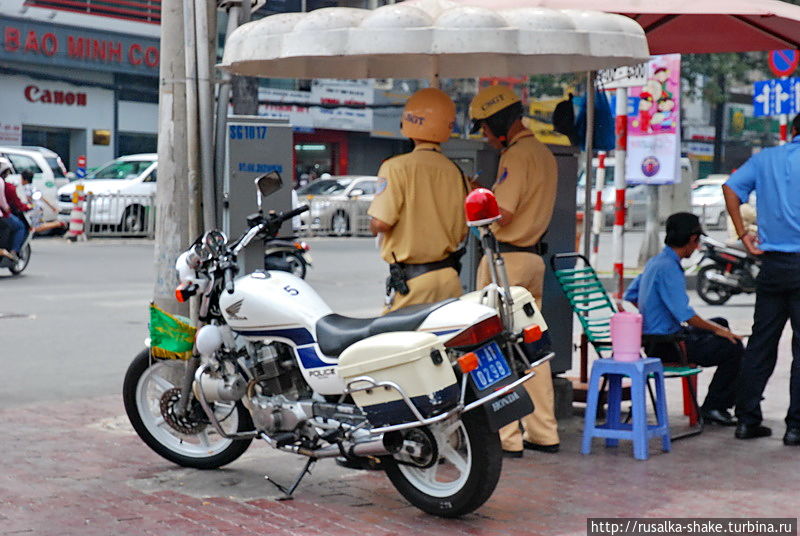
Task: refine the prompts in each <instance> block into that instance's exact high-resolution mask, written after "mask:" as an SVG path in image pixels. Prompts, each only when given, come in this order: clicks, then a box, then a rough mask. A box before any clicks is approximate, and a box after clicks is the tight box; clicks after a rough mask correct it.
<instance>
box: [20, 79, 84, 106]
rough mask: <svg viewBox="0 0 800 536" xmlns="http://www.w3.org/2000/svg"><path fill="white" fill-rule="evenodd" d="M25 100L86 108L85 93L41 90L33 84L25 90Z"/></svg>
mask: <svg viewBox="0 0 800 536" xmlns="http://www.w3.org/2000/svg"><path fill="white" fill-rule="evenodd" d="M25 98H26V99H27V100H28V101H30V102H44V103H46V104H63V105H65V106H86V93H73V92H72V91H61V90H58V89H56V90H50V89H41V88H40V87H39V86H35V85H33V84H31V85H29V86H27V87H26V88H25Z"/></svg>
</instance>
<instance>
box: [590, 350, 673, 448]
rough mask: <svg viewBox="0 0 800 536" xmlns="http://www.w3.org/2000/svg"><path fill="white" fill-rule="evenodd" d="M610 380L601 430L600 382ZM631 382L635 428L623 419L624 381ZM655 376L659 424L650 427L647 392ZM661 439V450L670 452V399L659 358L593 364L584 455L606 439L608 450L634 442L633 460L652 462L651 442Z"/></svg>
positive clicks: (608, 360)
mask: <svg viewBox="0 0 800 536" xmlns="http://www.w3.org/2000/svg"><path fill="white" fill-rule="evenodd" d="M603 376H607V377H608V385H609V388H608V415H607V419H606V423H605V424H603V425H601V426H597V424H596V422H595V420H596V418H597V404H598V400H599V398H600V380H601V379H602V377H603ZM623 376H628V377H630V379H631V405H632V410H633V424H632V425H631V424H626V423H623V422H622V421H621V419H620V413H621V408H620V406H621V405H622V377H623ZM649 376H652V377H653V379H654V380H655V384H656V404H655V405H656V407H655V411H656V419H657V422H658V424H655V425H648V424H647V397H646V394H645V390H646V387H647V381H648V377H649ZM659 436H661V448H662V450H663V451H664V452H669V450H670V446H671V445H670V437H669V417H668V416H667V398H666V393H665V390H664V367H663V366H662V364H661V360H660V359H657V358H652V357H651V358H645V359H639V360H637V361H630V362H626V361H614V360H613V359H598V360H596V361H595V362H594V363H593V364H592V375H591V377H590V378H589V393H588V397H587V404H586V417H585V421H584V425H583V444H582V447H581V453H582V454H589V453H590V452H591V450H592V438H593V437H604V438H606V447H616V446H617V445H618V444H619V440H620V439H629V440H632V441H633V456H634V458H636V459H637V460H646V459H647V458H648V451H649V449H648V442H649V440H650V438H651V437H659Z"/></svg>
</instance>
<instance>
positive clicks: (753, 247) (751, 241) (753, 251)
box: [742, 233, 764, 255]
mask: <svg viewBox="0 0 800 536" xmlns="http://www.w3.org/2000/svg"><path fill="white" fill-rule="evenodd" d="M742 244H744V247H745V249H746V250H747V252H748V253H750V255H761V254H763V253H764V251H763V250H762V249H761V248H759V247H758V239H757V238H756V235H754V234H751V233H745V234H744V235H742Z"/></svg>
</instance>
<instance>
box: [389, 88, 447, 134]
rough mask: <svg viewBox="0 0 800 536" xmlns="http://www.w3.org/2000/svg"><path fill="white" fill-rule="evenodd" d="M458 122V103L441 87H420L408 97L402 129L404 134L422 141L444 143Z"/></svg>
mask: <svg viewBox="0 0 800 536" xmlns="http://www.w3.org/2000/svg"><path fill="white" fill-rule="evenodd" d="M455 122H456V105H455V103H454V102H453V100H452V99H451V98H450V97H448V96H447V93H445V92H444V91H442V90H441V89H436V88H432V87H429V88H425V89H420V90H419V91H417V92H416V93H414V94H413V95H411V98H409V99H408V101H407V102H406V106H405V108H403V116H402V117H401V118H400V131H401V132H402V133H403V136H405V137H407V138H410V139H414V140H421V141H432V142H435V143H442V142H444V141H447V140H448V139H450V133H451V132H452V131H453V125H454V124H455Z"/></svg>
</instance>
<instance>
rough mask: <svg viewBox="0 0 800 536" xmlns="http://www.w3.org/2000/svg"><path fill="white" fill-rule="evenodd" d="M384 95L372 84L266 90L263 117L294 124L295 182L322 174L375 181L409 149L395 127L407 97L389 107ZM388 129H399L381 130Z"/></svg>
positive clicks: (326, 82)
mask: <svg viewBox="0 0 800 536" xmlns="http://www.w3.org/2000/svg"><path fill="white" fill-rule="evenodd" d="M384 93H386V92H385V91H383V90H376V88H375V86H374V82H373V81H372V80H328V79H319V80H314V81H313V82H312V84H311V87H310V90H309V91H298V90H288V89H280V88H272V87H262V88H260V90H259V101H260V103H261V104H260V106H259V115H263V116H266V117H269V118H273V119H285V120H288V121H289V122H290V123H291V124H292V127H293V128H294V136H293V138H294V139H293V141H294V155H293V159H294V166H293V167H294V171H295V176H294V180H295V181H296V182H300V181H304V180H313V178H314V177H319V176H321V175H322V174H323V173H330V174H332V175H347V174H355V175H374V174H375V173H377V171H378V167H380V163H381V162H382V161H383V160H384V159H386V158H388V157H390V156H392V155H394V154H398V153H400V152H402V149H403V146H404V144H403V138H402V135H401V134H400V133H399V131H397V128H396V126H397V125H399V124H400V110H401V109H402V103H403V102H404V100H405V98H406V97H407V95H399V96H397V97H396V99H394V100H392V101H391V102H392V103H394V102H395V100H396V101H397V102H396V103H395V104H396V105H391V106H387V103H389V102H390V101H389V100H388V99H387V98H386V97H385V96H384ZM374 105H378V108H377V109H376V108H375V107H374ZM383 106H386V107H385V108H384V107H383ZM383 123H386V124H391V125H394V127H395V128H393V129H392V130H391V131H389V129H385V128H383V127H381V128H377V126H376V125H378V124H381V125H382V124H383Z"/></svg>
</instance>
